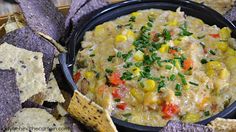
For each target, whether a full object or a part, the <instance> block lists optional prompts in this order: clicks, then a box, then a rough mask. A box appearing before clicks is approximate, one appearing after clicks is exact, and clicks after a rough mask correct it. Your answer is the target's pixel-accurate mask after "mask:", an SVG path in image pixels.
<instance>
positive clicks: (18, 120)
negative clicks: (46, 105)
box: [9, 108, 70, 132]
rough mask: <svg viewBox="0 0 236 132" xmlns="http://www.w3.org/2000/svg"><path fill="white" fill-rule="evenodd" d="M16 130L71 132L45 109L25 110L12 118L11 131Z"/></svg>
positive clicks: (22, 131) (21, 131)
mask: <svg viewBox="0 0 236 132" xmlns="http://www.w3.org/2000/svg"><path fill="white" fill-rule="evenodd" d="M14 128H25V129H22V130H18V131H20V132H40V131H43V132H58V131H59V132H70V130H69V128H68V127H67V126H65V125H64V124H63V123H62V122H60V121H57V120H56V119H55V118H54V117H53V116H52V115H51V114H49V113H48V112H47V111H46V110H44V109H37V108H25V109H22V110H20V111H18V112H17V113H16V114H15V116H14V117H13V118H12V121H11V124H10V127H9V131H10V130H11V129H12V130H14Z"/></svg>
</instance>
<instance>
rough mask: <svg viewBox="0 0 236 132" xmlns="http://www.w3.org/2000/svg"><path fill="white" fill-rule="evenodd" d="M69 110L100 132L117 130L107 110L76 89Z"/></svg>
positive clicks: (115, 131) (78, 118)
mask: <svg viewBox="0 0 236 132" xmlns="http://www.w3.org/2000/svg"><path fill="white" fill-rule="evenodd" d="M68 112H69V113H70V114H71V115H72V116H74V117H75V118H76V119H77V120H79V121H80V122H81V123H83V124H85V125H87V126H90V127H92V128H94V129H95V130H97V131H100V132H117V130H116V127H115V125H114V123H113V122H112V119H111V117H110V115H109V114H108V112H107V110H104V109H103V108H102V107H100V106H99V105H97V104H95V103H94V102H92V101H91V100H89V99H88V98H87V97H86V96H84V95H82V94H81V93H80V92H78V91H75V92H74V95H73V97H72V99H71V102H70V105H69V108H68Z"/></svg>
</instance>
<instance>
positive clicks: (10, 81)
mask: <svg viewBox="0 0 236 132" xmlns="http://www.w3.org/2000/svg"><path fill="white" fill-rule="evenodd" d="M0 84H1V85H0V130H3V129H5V128H6V127H7V126H8V123H9V120H10V118H11V117H13V116H14V115H15V113H16V112H17V111H18V110H19V109H21V103H20V92H19V89H18V87H17V86H16V74H15V71H14V70H0Z"/></svg>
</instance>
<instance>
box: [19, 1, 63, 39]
mask: <svg viewBox="0 0 236 132" xmlns="http://www.w3.org/2000/svg"><path fill="white" fill-rule="evenodd" d="M18 3H19V5H20V7H21V9H22V11H23V13H24V16H25V18H26V22H27V23H28V25H29V26H30V28H31V29H32V30H34V31H35V32H42V33H44V34H47V35H49V36H51V37H52V38H53V39H54V40H56V41H59V40H60V38H61V37H62V36H63V34H64V33H65V28H64V23H65V17H64V16H63V14H62V13H61V12H59V11H58V9H57V8H56V7H55V6H54V4H53V3H52V2H51V1H50V0H18Z"/></svg>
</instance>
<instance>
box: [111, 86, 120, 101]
mask: <svg viewBox="0 0 236 132" xmlns="http://www.w3.org/2000/svg"><path fill="white" fill-rule="evenodd" d="M112 96H113V97H114V98H116V99H120V98H121V94H120V90H119V89H118V88H113V89H112Z"/></svg>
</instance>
